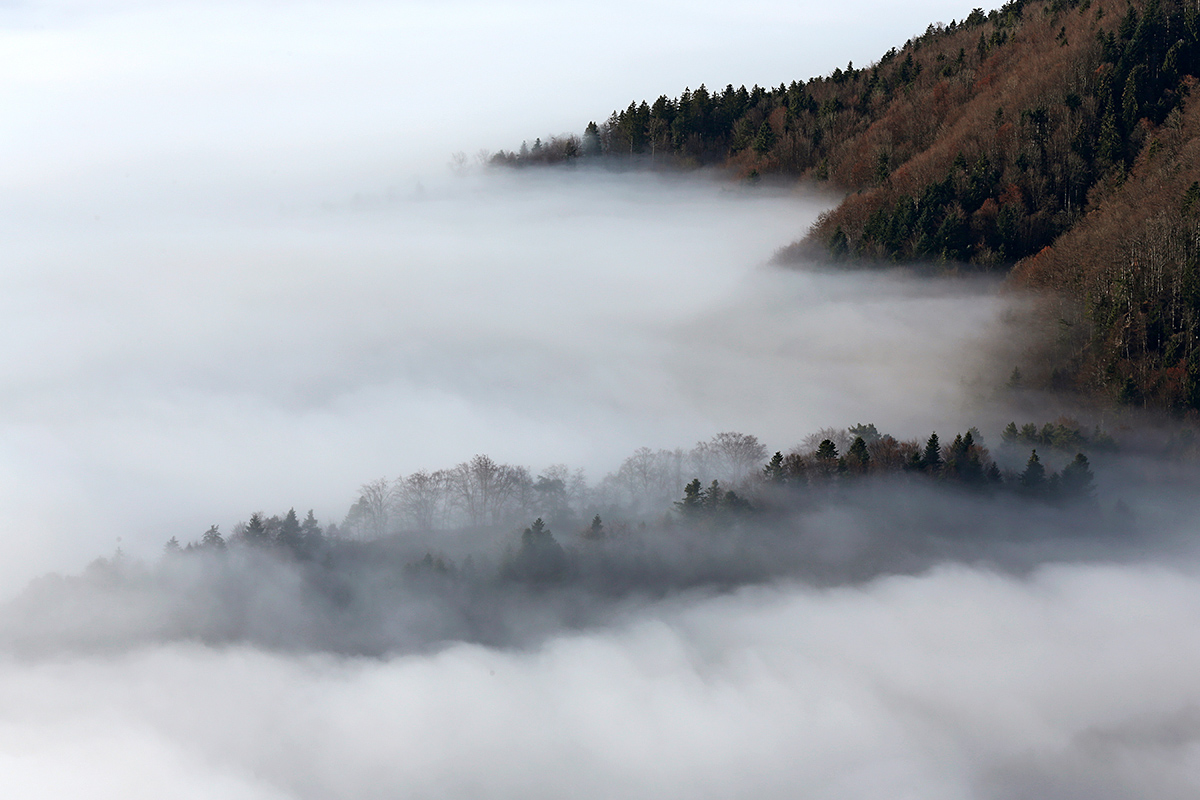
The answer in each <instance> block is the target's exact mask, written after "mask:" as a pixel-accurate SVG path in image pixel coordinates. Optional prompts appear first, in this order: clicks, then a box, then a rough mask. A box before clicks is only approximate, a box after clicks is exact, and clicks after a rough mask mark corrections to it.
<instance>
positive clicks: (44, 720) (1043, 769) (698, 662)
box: [0, 566, 1200, 800]
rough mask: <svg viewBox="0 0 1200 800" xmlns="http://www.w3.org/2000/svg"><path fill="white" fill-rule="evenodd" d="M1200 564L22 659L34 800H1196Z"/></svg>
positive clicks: (18, 700) (5, 740)
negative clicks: (297, 652) (282, 647)
mask: <svg viewBox="0 0 1200 800" xmlns="http://www.w3.org/2000/svg"><path fill="white" fill-rule="evenodd" d="M1198 625H1200V579H1198V578H1197V576H1196V575H1195V574H1192V573H1190V572H1188V573H1185V572H1180V571H1178V570H1176V569H1164V568H1161V567H1154V566H1123V567H1113V566H1058V567H1050V568H1043V569H1041V570H1040V571H1038V572H1037V573H1035V574H1034V575H1033V576H1032V577H1031V578H1030V579H1028V580H1017V579H1013V578H1008V577H1001V576H998V575H995V574H990V573H986V572H980V571H975V570H970V569H966V568H957V567H946V568H941V569H938V570H935V571H933V572H932V573H929V574H927V575H924V576H921V577H911V578H909V577H905V578H887V579H882V580H879V581H877V582H874V583H872V584H869V585H867V586H865V587H861V588H840V589H834V590H824V591H817V590H812V589H805V588H800V587H795V586H787V585H784V586H778V587H773V588H760V589H746V590H743V591H741V592H739V593H737V594H735V595H732V596H727V597H719V598H712V599H703V598H691V599H687V598H684V599H680V600H677V601H674V602H671V603H667V604H660V605H656V606H651V607H649V608H646V609H643V610H641V611H639V612H637V613H635V614H631V616H630V618H629V620H628V621H627V622H626V623H624V624H623V625H621V626H619V627H617V628H615V629H611V630H601V631H596V632H591V633H587V634H576V635H565V636H562V637H560V638H558V639H555V640H552V641H550V642H548V643H547V644H546V645H545V646H543V647H542V648H540V649H538V650H536V651H532V652H505V651H496V650H489V649H484V648H480V647H474V646H465V645H457V646H451V647H449V648H448V649H446V650H444V651H442V652H441V653H439V654H437V655H433V656H414V657H404V658H395V659H393V660H382V661H375V660H338V659H333V658H327V657H319V656H313V657H304V658H293V657H282V656H276V655H271V654H266V653H263V652H258V651H254V650H248V649H236V648H231V649H222V650H215V649H204V648H199V647H192V646H186V645H179V646H170V647H160V648H154V649H148V650H145V651H141V652H136V653H131V654H126V655H122V656H114V657H111V658H90V659H81V660H69V659H68V660H60V661H56V662H52V663H41V664H37V665H29V664H23V663H19V662H14V661H7V662H3V663H0V773H2V774H4V776H5V780H4V783H5V786H6V788H7V789H8V790H9V791H10V792H13V793H14V795H19V796H21V797H23V798H41V797H45V798H57V797H63V796H71V795H87V796H89V797H96V798H107V797H114V798H115V797H121V798H143V797H144V798H153V797H160V796H163V795H164V794H170V795H171V796H173V797H197V798H198V797H221V798H248V799H250V798H254V799H255V800H257V799H258V798H283V797H288V798H314V799H315V798H326V797H359V798H385V797H396V796H404V797H414V798H425V797H427V798H458V797H463V798H467V797H489V798H510V797H511V798H517V797H523V798H540V797H545V798H557V797H568V796H569V797H580V798H590V797H596V798H603V797H629V798H641V797H645V798H651V797H656V798H657V797H669V798H674V797H679V798H683V797H689V798H707V797H711V798H724V797H734V796H736V797H763V798H793V797H797V796H802V797H807V798H839V799H842V800H846V799H853V798H863V799H864V800H867V799H868V798H878V797H881V796H888V797H896V798H913V799H914V800H916V799H917V798H920V799H921V800H931V799H932V800H942V799H943V798H945V799H946V800H950V799H952V798H953V799H956V800H961V799H962V798H1019V797H1031V796H1036V797H1042V798H1050V799H1057V798H1077V797H1097V798H1113V799H1114V800H1115V799H1116V798H1139V797H1156V798H1166V799H1168V800H1169V799H1170V798H1185V797H1194V796H1195V794H1196V792H1197V791H1198V790H1200V684H1197V682H1196V680H1195V675H1196V674H1197V672H1198V670H1200V640H1198V639H1197V637H1195V636H1194V635H1191V633H1190V632H1194V631H1195V630H1196V629H1197V626H1198Z"/></svg>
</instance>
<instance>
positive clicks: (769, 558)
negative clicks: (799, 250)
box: [0, 418, 1137, 654]
mask: <svg viewBox="0 0 1200 800" xmlns="http://www.w3.org/2000/svg"><path fill="white" fill-rule="evenodd" d="M1039 450H1040V453H1041V455H1039ZM1085 451H1086V452H1088V453H1091V454H1092V456H1093V457H1094V458H1097V459H1100V461H1101V462H1102V463H1105V462H1107V461H1108V460H1110V459H1113V458H1116V457H1117V454H1118V453H1119V448H1118V446H1117V443H1116V442H1115V441H1114V440H1113V439H1112V438H1111V437H1110V436H1109V435H1108V434H1106V433H1104V432H1103V431H1102V430H1100V429H1099V428H1093V429H1091V430H1087V429H1086V428H1084V427H1083V426H1081V425H1080V424H1079V423H1078V422H1076V421H1074V420H1071V419H1067V418H1061V419H1059V420H1056V421H1054V422H1051V423H1046V424H1044V425H1041V426H1038V425H1035V424H1032V423H1027V424H1025V425H1023V426H1020V427H1018V426H1017V425H1016V423H1015V422H1014V423H1012V424H1010V425H1009V426H1008V427H1007V428H1006V429H1005V430H1004V431H1003V433H1002V434H1001V437H1000V442H999V443H998V445H997V447H996V448H995V449H994V451H993V450H992V449H990V448H988V447H987V446H985V444H984V441H983V436H982V434H980V432H979V431H978V430H977V429H974V428H972V429H970V430H968V431H966V432H965V433H959V434H957V435H956V436H955V437H954V438H953V439H951V440H949V441H947V442H943V441H941V439H940V438H939V437H938V435H937V434H936V433H933V434H931V435H930V436H929V437H928V439H926V440H924V441H921V440H916V439H913V440H899V439H896V438H895V437H893V436H890V435H888V434H886V433H881V432H880V431H879V430H878V429H877V428H876V427H875V426H874V425H855V426H852V427H850V428H847V429H832V428H827V429H824V430H821V431H818V432H817V433H815V434H812V435H810V436H808V437H807V438H806V439H805V442H804V443H802V444H800V445H797V446H796V447H795V448H793V449H792V450H791V451H790V452H788V453H787V454H784V453H783V452H776V453H775V454H774V455H768V453H767V450H766V448H765V447H764V446H763V445H762V444H761V443H760V442H759V441H758V439H757V438H756V437H754V436H752V435H747V434H741V433H732V432H727V433H721V434H718V435H716V436H714V437H713V438H712V439H710V440H708V441H705V442H700V443H698V444H697V445H696V446H695V447H694V448H692V449H691V450H690V451H685V450H682V449H676V450H658V451H654V450H651V449H649V448H641V449H639V450H638V451H636V452H635V453H633V454H632V455H631V456H629V457H628V458H627V459H625V461H624V462H623V463H622V465H621V467H620V468H619V469H618V470H616V471H615V472H613V473H611V474H609V475H607V476H605V478H604V479H603V480H601V481H599V482H598V483H596V484H595V485H591V484H589V483H588V482H587V480H586V478H585V477H584V475H583V473H582V472H581V471H579V470H571V469H569V468H567V467H566V466H563V465H556V466H552V467H549V468H547V469H546V470H543V471H542V472H541V473H540V474H538V475H537V477H536V478H534V477H533V476H532V473H531V471H530V470H528V469H527V468H525V467H520V466H516V465H511V464H503V463H499V462H497V461H495V460H493V459H491V458H489V457H487V456H485V455H477V456H475V457H474V458H473V459H471V460H470V461H468V462H464V463H462V464H459V465H457V466H455V467H452V468H449V469H443V470H437V471H434V472H428V471H425V470H419V471H417V472H414V473H412V474H410V475H408V476H402V477H399V478H396V479H394V480H392V481H389V480H386V479H382V478H381V479H378V480H375V481H371V482H368V483H366V484H364V485H363V486H362V487H361V489H360V492H359V495H358V499H357V500H356V501H355V502H354V503H353V504H352V506H351V508H350V510H349V512H348V513H347V514H346V516H345V518H344V519H343V520H342V521H341V523H340V524H339V523H330V524H327V525H323V524H321V523H320V522H319V521H318V520H317V518H316V516H315V515H314V514H313V512H312V511H309V512H308V514H307V515H305V516H304V518H303V519H302V518H301V515H299V514H297V513H296V511H295V510H294V509H292V510H289V511H288V512H287V513H286V514H282V515H272V516H267V515H266V514H264V513H261V512H259V513H255V514H252V515H251V516H250V518H249V521H246V522H241V523H238V524H237V525H236V526H235V527H234V528H233V530H232V531H230V532H228V535H227V534H225V533H223V532H222V531H221V530H220V527H219V526H217V525H213V526H211V527H210V528H209V529H208V530H207V531H206V532H204V533H203V534H202V535H201V536H199V537H198V538H196V539H194V540H190V541H186V543H183V542H180V540H179V537H177V536H172V537H170V539H168V541H167V543H166V546H165V548H164V551H163V554H162V556H161V557H160V558H159V559H158V560H157V562H156V563H153V564H150V565H147V564H144V563H142V562H139V561H136V560H134V559H131V558H129V557H127V556H126V555H124V554H123V553H122V552H121V551H120V550H119V549H118V552H117V554H116V555H115V556H113V557H112V558H100V559H97V560H96V561H94V562H93V563H92V564H91V565H90V566H89V567H88V568H87V569H86V570H85V571H84V573H83V574H82V575H80V576H77V577H60V576H57V575H49V576H46V577H44V578H41V579H39V580H37V581H35V582H34V583H33V584H31V585H30V587H29V588H28V589H27V590H26V591H25V592H24V593H23V594H22V595H21V596H19V597H18V598H16V599H15V600H14V601H13V602H12V603H10V604H8V605H7V606H4V607H0V642H2V643H3V644H4V646H5V647H6V648H7V649H9V650H10V651H15V652H28V653H31V654H34V653H45V652H54V651H58V650H62V649H67V650H75V649H85V650H87V649H93V648H97V647H102V648H114V647H115V648H123V647H127V646H133V645H136V644H138V643H144V642H148V641H163V640H177V639H193V640H200V641H205V642H209V643H222V642H226V643H233V642H246V643H255V644H258V645H263V646H268V647H273V648H281V649H301V650H308V649H316V650H329V651H336V652H349V653H360V654H384V653H387V652H392V651H398V650H399V651H403V650H413V649H424V648H428V647H435V646H437V645H438V644H439V643H441V642H445V641H450V640H461V641H472V642H480V643H485V644H494V645H511V644H518V645H519V644H524V643H529V642H532V641H536V640H537V639H538V638H539V637H541V636H543V635H546V634H547V633H549V632H552V631H554V630H556V629H559V628H561V627H562V626H564V625H566V626H580V625H590V624H594V623H598V622H599V621H601V620H602V619H603V618H605V617H606V616H607V615H609V614H612V613H617V611H618V610H619V608H620V607H621V605H622V604H623V603H627V602H630V601H633V600H636V598H645V597H662V596H666V595H670V594H674V593H678V592H685V591H724V590H728V589H735V588H737V587H739V586H745V585H750V584H755V583H763V582H766V581H770V580H775V579H785V580H788V579H791V580H803V581H807V582H811V583H813V584H816V585H837V584H840V583H844V582H858V581H865V580H870V579H873V578H875V577H879V576H882V575H888V574H895V573H901V574H903V573H910V572H918V571H921V570H924V569H927V568H929V567H930V566H932V565H934V564H937V563H941V562H944V561H947V560H950V561H964V562H967V563H971V562H975V561H979V560H986V561H988V562H989V563H992V564H994V565H996V566H999V567H1001V568H1004V569H1012V570H1016V571H1020V570H1023V569H1027V568H1029V567H1030V566H1032V565H1034V564H1037V563H1041V562H1042V561H1044V560H1045V559H1047V558H1053V549H1054V548H1056V547H1065V548H1066V550H1065V551H1064V552H1076V551H1077V550H1078V548H1079V547H1080V543H1084V546H1086V547H1095V548H1098V549H1099V551H1106V549H1113V548H1115V549H1116V550H1118V551H1119V550H1120V549H1121V548H1123V547H1128V546H1129V545H1130V544H1132V543H1135V542H1136V541H1137V540H1136V537H1133V536H1131V535H1130V532H1129V526H1130V524H1131V520H1132V514H1131V512H1130V511H1129V510H1128V509H1127V508H1125V507H1124V506H1123V505H1122V504H1121V503H1117V504H1115V505H1114V504H1113V503H1112V502H1111V500H1109V499H1106V500H1104V501H1103V502H1101V501H1099V500H1098V499H1097V497H1096V496H1095V494H1096V490H1095V482H1094V481H1095V476H1094V474H1093V470H1092V466H1091V461H1090V459H1089V458H1088V456H1087V455H1085ZM185 538H186V537H185Z"/></svg>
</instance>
